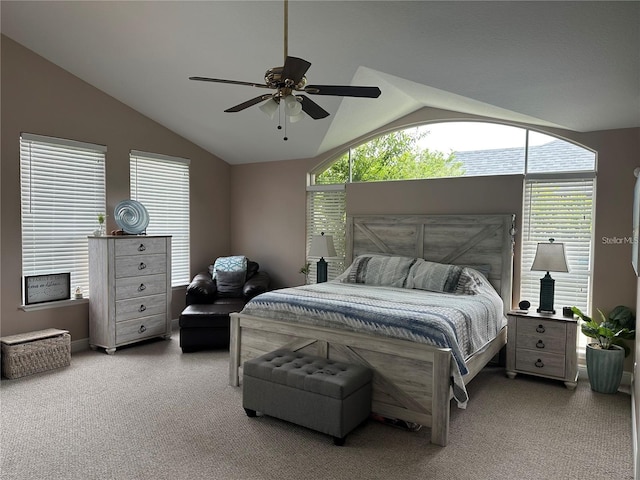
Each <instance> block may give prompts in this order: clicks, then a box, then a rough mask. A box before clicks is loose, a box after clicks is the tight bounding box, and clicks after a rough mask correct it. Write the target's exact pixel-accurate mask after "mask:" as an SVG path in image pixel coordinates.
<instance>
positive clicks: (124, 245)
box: [115, 237, 167, 257]
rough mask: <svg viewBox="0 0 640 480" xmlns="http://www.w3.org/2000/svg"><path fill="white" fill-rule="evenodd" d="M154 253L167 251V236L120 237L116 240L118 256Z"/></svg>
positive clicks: (116, 253)
mask: <svg viewBox="0 0 640 480" xmlns="http://www.w3.org/2000/svg"><path fill="white" fill-rule="evenodd" d="M154 253H167V240H166V238H145V237H136V238H119V239H118V240H117V241H116V242H115V255H116V257H122V256H127V255H140V254H142V255H150V254H154Z"/></svg>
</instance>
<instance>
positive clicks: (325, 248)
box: [309, 233, 336, 257]
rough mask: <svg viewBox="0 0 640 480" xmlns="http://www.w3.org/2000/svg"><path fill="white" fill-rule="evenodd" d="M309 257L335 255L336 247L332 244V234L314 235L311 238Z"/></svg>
mask: <svg viewBox="0 0 640 480" xmlns="http://www.w3.org/2000/svg"><path fill="white" fill-rule="evenodd" d="M309 256H310V257H335V256H336V249H335V247H334V246H333V236H331V235H325V234H324V233H323V234H321V235H314V236H313V238H312V239H311V248H310V249H309Z"/></svg>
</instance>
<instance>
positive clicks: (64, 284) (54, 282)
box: [24, 273, 71, 305]
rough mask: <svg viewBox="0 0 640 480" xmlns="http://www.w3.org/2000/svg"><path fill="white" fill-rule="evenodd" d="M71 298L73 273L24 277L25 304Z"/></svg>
mask: <svg viewBox="0 0 640 480" xmlns="http://www.w3.org/2000/svg"><path fill="white" fill-rule="evenodd" d="M70 298H71V273H52V274H48V275H30V276H26V277H24V304H25V305H33V304H35V303H44V302H55V301H56V300H69V299H70Z"/></svg>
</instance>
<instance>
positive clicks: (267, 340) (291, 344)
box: [229, 313, 451, 446]
mask: <svg viewBox="0 0 640 480" xmlns="http://www.w3.org/2000/svg"><path fill="white" fill-rule="evenodd" d="M230 317H231V342H230V347H229V350H230V361H229V384H230V385H232V386H238V385H239V384H240V378H241V376H240V375H241V369H242V364H243V363H244V362H245V361H246V360H249V359H251V358H255V357H257V356H259V355H262V354H264V353H267V352H270V351H273V350H275V349H277V348H281V347H286V348H289V349H291V350H294V351H298V350H299V351H302V352H305V353H310V354H314V355H320V356H323V357H325V358H332V359H334V360H340V361H345V362H349V363H357V364H362V365H366V366H367V367H369V368H371V369H372V370H373V371H374V378H373V398H372V411H373V412H375V413H377V414H380V415H383V416H386V417H391V418H398V419H401V420H405V421H408V422H414V423H419V424H421V425H424V426H427V427H429V428H430V429H431V442H432V443H435V444H437V445H441V446H445V445H446V444H447V441H448V433H449V414H450V405H451V404H450V399H451V396H450V378H451V370H450V369H451V351H450V349H448V348H437V347H433V346H430V345H424V344H416V343H412V342H408V341H404V340H396V339H392V338H383V337H377V336H373V335H370V334H365V333H356V332H349V331H336V330H330V329H325V328H321V327H316V326H311V325H304V324H298V323H296V324H291V323H285V322H280V321H276V320H271V319H264V318H259V317H254V316H249V315H245V314H241V313H232V314H231V315H230Z"/></svg>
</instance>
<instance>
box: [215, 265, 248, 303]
mask: <svg viewBox="0 0 640 480" xmlns="http://www.w3.org/2000/svg"><path fill="white" fill-rule="evenodd" d="M246 276H247V274H246V272H244V271H243V270H239V271H237V272H227V271H225V270H217V271H216V284H217V287H218V296H220V297H241V296H242V287H243V286H244V280H245V277H246Z"/></svg>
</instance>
